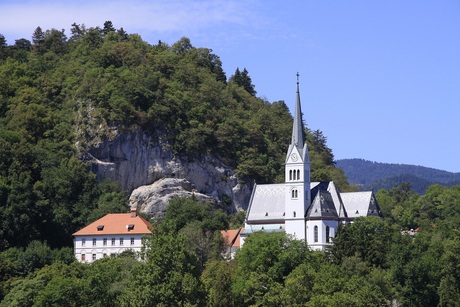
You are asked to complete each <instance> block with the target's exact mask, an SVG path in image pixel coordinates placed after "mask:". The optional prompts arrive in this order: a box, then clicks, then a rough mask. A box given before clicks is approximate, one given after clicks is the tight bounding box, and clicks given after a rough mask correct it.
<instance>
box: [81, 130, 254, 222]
mask: <svg viewBox="0 0 460 307" xmlns="http://www.w3.org/2000/svg"><path fill="white" fill-rule="evenodd" d="M86 159H88V160H89V161H90V163H91V170H92V171H93V172H94V173H96V174H97V176H98V179H100V180H102V179H111V180H113V181H117V182H120V183H121V186H122V188H123V189H125V190H127V191H129V192H132V191H133V190H135V189H136V190H135V191H134V192H133V194H132V195H131V201H132V205H134V206H136V207H138V208H140V209H141V211H143V212H146V213H148V214H149V215H152V216H159V215H161V214H162V213H161V212H164V210H165V209H166V206H167V202H168V200H169V199H170V198H171V197H173V196H187V195H192V193H194V194H195V195H196V196H197V195H199V197H203V199H204V198H206V199H210V200H212V201H222V200H225V201H226V202H228V200H231V202H232V204H231V207H230V210H231V211H238V210H241V209H246V207H247V204H248V202H249V198H250V193H251V188H252V187H251V186H249V185H248V184H246V183H244V182H239V180H238V179H237V178H236V175H235V174H234V171H233V170H231V169H230V168H229V167H227V166H226V165H225V164H223V163H222V162H220V161H219V160H218V159H215V158H213V157H211V156H202V157H201V158H200V159H199V160H192V161H188V160H187V159H185V158H181V157H177V156H175V155H174V154H173V153H172V151H171V150H170V149H169V146H168V144H164V143H162V142H161V139H160V138H158V137H154V136H150V135H147V134H146V133H144V132H143V131H141V130H140V129H137V130H135V131H128V132H122V133H117V135H116V136H115V137H114V138H112V139H111V140H105V141H102V142H99V143H96V144H93V145H92V146H91V147H90V148H89V149H88V150H86ZM160 179H162V180H160ZM160 200H161V201H160Z"/></svg>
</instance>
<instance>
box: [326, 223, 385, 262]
mask: <svg viewBox="0 0 460 307" xmlns="http://www.w3.org/2000/svg"><path fill="white" fill-rule="evenodd" d="M392 235H393V231H392V230H391V229H390V228H388V227H387V225H386V224H385V223H384V221H383V220H382V219H381V218H379V217H365V218H361V217H360V218H357V219H355V220H354V222H353V223H352V224H349V225H342V226H341V229H339V232H338V236H337V237H336V238H334V240H333V241H334V244H333V245H332V246H331V248H330V253H331V255H332V256H333V258H334V259H335V261H337V262H339V263H341V262H342V261H343V260H344V258H346V257H352V256H357V257H358V258H359V259H361V260H362V261H366V262H368V263H369V264H371V265H374V266H379V267H381V266H383V265H384V264H385V261H386V253H387V250H388V248H389V246H390V242H391V238H392Z"/></svg>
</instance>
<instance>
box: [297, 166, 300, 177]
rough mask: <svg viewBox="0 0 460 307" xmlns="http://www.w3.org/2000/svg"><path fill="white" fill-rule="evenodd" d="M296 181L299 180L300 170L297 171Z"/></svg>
mask: <svg viewBox="0 0 460 307" xmlns="http://www.w3.org/2000/svg"><path fill="white" fill-rule="evenodd" d="M297 180H300V170H299V169H298V170H297Z"/></svg>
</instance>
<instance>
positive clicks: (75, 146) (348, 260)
mask: <svg viewBox="0 0 460 307" xmlns="http://www.w3.org/2000/svg"><path fill="white" fill-rule="evenodd" d="M31 37H32V40H31V41H30V40H28V39H23V38H21V39H18V40H16V41H15V43H14V44H10V45H8V44H7V43H6V41H5V39H4V37H3V36H2V35H0V300H1V302H0V306H304V305H306V304H308V305H309V306H395V305H398V306H436V305H441V306H455V305H456V304H458V302H459V301H460V269H459V267H458V263H459V262H460V259H459V255H460V239H459V238H460V236H459V233H458V232H459V225H460V186H453V187H442V186H438V185H433V186H430V187H429V188H428V190H427V192H426V193H425V195H422V196H421V195H418V194H416V193H414V192H413V191H411V190H410V189H409V186H408V185H404V184H403V185H400V186H397V187H396V188H393V189H391V190H388V191H386V190H381V191H379V192H378V193H377V195H376V197H377V200H378V202H379V204H380V207H381V209H382V212H383V214H384V216H385V219H384V220H381V219H378V218H362V219H358V220H356V221H355V223H353V224H351V225H347V226H346V227H344V228H343V229H341V230H340V231H339V233H338V235H337V237H336V238H334V239H333V241H334V246H333V247H332V248H331V249H330V250H328V251H327V252H326V253H324V252H313V251H311V250H308V249H307V247H306V245H305V244H304V243H302V242H300V241H296V240H293V239H292V238H288V237H286V236H285V235H284V234H282V233H278V234H272V235H270V234H267V233H258V234H255V235H253V236H251V237H250V238H248V239H247V241H246V243H245V245H244V247H243V248H242V249H241V251H240V252H238V253H237V255H236V259H235V260H232V261H229V260H228V259H224V258H223V257H222V255H221V251H222V250H223V249H222V247H223V246H222V244H223V240H222V236H221V235H220V233H219V230H220V229H226V228H236V227H239V226H241V225H242V223H243V220H244V212H240V213H238V214H237V215H234V216H228V215H227V214H226V213H224V211H222V210H220V209H219V208H218V204H217V205H210V204H202V203H199V202H198V201H197V200H196V199H194V198H176V199H174V200H173V201H171V203H170V205H169V207H168V209H167V211H166V213H165V217H164V219H163V220H162V221H153V222H154V229H153V236H152V238H151V239H150V240H148V241H147V243H146V247H148V248H147V249H145V250H144V252H143V253H141V254H140V255H133V254H132V253H129V252H126V253H123V254H122V255H120V256H117V257H109V258H104V259H101V260H97V261H96V262H95V263H93V264H91V265H87V264H82V263H79V262H77V261H76V259H75V257H74V255H73V250H72V238H71V234H72V233H73V232H74V231H76V230H78V229H79V228H80V227H82V226H83V225H86V224H87V223H89V222H90V221H94V220H95V219H97V218H99V217H101V216H103V215H104V214H105V213H107V212H126V211H127V204H128V202H127V198H128V195H127V194H126V192H125V191H123V190H121V188H120V187H119V185H118V184H117V183H116V182H110V181H103V182H97V180H96V176H95V175H94V174H93V173H91V172H89V170H88V166H87V165H86V164H85V161H84V159H83V158H82V157H83V156H84V155H85V150H86V149H87V148H89V146H91V145H92V142H94V140H96V139H103V138H110V137H112V135H111V133H113V131H122V130H130V129H133V127H135V128H136V129H139V128H141V129H143V130H144V131H146V132H148V133H150V134H151V135H155V136H156V137H157V138H158V139H159V140H160V141H161V142H162V144H164V146H168V147H170V148H172V150H173V151H174V153H175V154H176V155H181V156H183V157H187V158H188V159H195V158H199V156H200V155H202V154H203V153H206V154H210V155H213V156H214V157H216V158H217V159H220V160H221V161H223V162H225V163H226V164H227V165H229V166H231V167H233V168H235V169H236V171H237V173H238V175H239V176H240V178H241V180H251V181H252V180H254V179H255V180H257V182H261V183H263V182H276V181H281V180H283V178H282V176H283V163H284V159H285V154H286V149H287V146H288V143H289V141H290V136H291V125H292V117H291V115H290V113H289V110H288V108H287V107H286V104H285V103H284V102H282V101H277V102H268V101H265V100H263V99H260V98H258V97H257V96H256V94H257V93H256V87H255V85H254V84H252V81H251V78H250V76H249V72H248V71H247V70H245V69H242V70H240V69H237V68H235V72H234V74H232V75H231V76H230V77H227V75H226V73H225V72H224V71H223V70H222V65H221V62H220V59H219V57H218V55H216V54H213V53H212V50H210V49H208V48H197V47H194V46H193V45H192V43H191V42H190V40H188V39H187V38H181V39H180V40H178V41H177V42H176V43H175V44H173V45H171V46H170V45H167V44H165V43H163V42H161V41H159V42H158V43H157V44H155V45H151V44H149V43H147V42H145V41H143V40H142V38H141V37H140V36H139V35H136V34H129V33H126V32H125V31H124V30H123V28H119V29H115V28H114V27H113V25H112V23H111V22H106V23H105V24H104V26H103V27H91V28H87V27H85V26H84V25H79V24H73V25H72V29H71V33H70V35H69V36H67V35H66V34H65V33H64V31H63V30H56V29H50V30H42V29H41V28H39V27H37V28H36V29H35V31H34V30H33V29H31ZM293 89H295V86H294V85H293ZM307 130H308V129H307ZM307 132H308V134H307V140H308V146H309V150H310V157H311V162H312V173H311V177H312V180H334V181H335V182H336V183H337V184H338V185H339V186H340V188H341V190H343V191H347V190H350V189H351V187H350V186H349V185H348V184H347V180H346V178H345V176H344V174H343V172H342V171H341V170H340V169H337V168H335V167H334V156H333V153H332V150H331V149H330V148H328V146H327V142H326V141H327V138H326V136H324V135H323V134H322V132H321V131H319V130H316V131H307ZM407 229H418V234H417V235H413V236H412V235H406V234H404V235H403V234H401V232H400V230H407ZM136 256H139V257H141V258H142V259H143V261H137V260H136Z"/></svg>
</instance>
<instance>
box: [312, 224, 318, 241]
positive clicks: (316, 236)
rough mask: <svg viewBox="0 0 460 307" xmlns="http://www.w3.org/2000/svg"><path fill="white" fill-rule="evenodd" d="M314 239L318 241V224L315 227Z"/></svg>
mask: <svg viewBox="0 0 460 307" xmlns="http://www.w3.org/2000/svg"><path fill="white" fill-rule="evenodd" d="M313 235H314V241H315V242H318V226H315V228H314V229H313Z"/></svg>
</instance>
